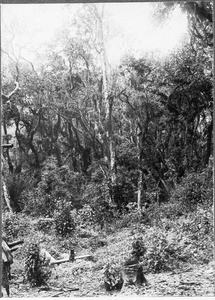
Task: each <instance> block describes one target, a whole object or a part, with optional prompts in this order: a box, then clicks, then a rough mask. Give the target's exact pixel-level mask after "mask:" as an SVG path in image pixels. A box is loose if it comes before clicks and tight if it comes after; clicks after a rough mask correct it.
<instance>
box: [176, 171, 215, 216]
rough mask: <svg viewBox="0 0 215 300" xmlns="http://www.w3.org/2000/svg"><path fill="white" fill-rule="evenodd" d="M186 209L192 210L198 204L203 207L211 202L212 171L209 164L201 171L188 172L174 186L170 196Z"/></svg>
mask: <svg viewBox="0 0 215 300" xmlns="http://www.w3.org/2000/svg"><path fill="white" fill-rule="evenodd" d="M171 198H172V200H173V201H175V200H176V201H178V202H179V203H180V204H181V205H182V206H183V207H184V210H186V211H193V210H195V209H196V207H197V206H198V205H202V206H204V207H208V206H211V205H212V203H213V173H212V168H211V166H209V167H207V168H206V169H205V170H204V171H203V172H201V173H190V174H188V175H187V176H186V177H184V179H183V180H182V182H181V183H180V184H179V185H178V186H177V187H176V189H175V191H174V192H173V193H172V196H171Z"/></svg>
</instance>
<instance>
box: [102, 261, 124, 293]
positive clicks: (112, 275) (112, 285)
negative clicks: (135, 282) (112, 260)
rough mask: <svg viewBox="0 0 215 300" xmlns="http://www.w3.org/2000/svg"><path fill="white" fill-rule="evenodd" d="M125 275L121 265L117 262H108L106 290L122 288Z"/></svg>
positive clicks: (105, 272) (106, 267)
mask: <svg viewBox="0 0 215 300" xmlns="http://www.w3.org/2000/svg"><path fill="white" fill-rule="evenodd" d="M122 285H123V276H122V272H121V270H120V267H119V266H117V265H115V264H107V265H106V266H105V270H104V286H105V289H106V291H113V290H121V288H122Z"/></svg>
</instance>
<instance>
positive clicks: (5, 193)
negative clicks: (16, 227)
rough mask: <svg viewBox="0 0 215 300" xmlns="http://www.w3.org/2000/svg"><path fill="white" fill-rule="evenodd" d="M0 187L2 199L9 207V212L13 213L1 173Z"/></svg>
mask: <svg viewBox="0 0 215 300" xmlns="http://www.w3.org/2000/svg"><path fill="white" fill-rule="evenodd" d="M2 189H3V196H4V201H5V203H6V205H7V207H8V209H9V212H10V213H11V214H12V213H13V209H12V207H11V200H10V195H9V193H8V190H7V186H6V183H5V180H4V178H3V175H2Z"/></svg>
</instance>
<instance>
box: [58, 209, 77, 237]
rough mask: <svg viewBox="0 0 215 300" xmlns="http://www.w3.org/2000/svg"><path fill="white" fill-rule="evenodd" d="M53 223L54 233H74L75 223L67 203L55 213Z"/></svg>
mask: <svg viewBox="0 0 215 300" xmlns="http://www.w3.org/2000/svg"><path fill="white" fill-rule="evenodd" d="M54 224H55V231H56V233H57V234H58V235H60V236H62V237H66V236H67V235H70V234H72V233H74V231H75V227H76V225H75V221H74V219H73V217H72V215H71V211H70V206H69V205H65V206H64V207H63V208H62V210H61V211H60V212H57V213H56V214H55V216H54Z"/></svg>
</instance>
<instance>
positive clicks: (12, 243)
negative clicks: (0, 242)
mask: <svg viewBox="0 0 215 300" xmlns="http://www.w3.org/2000/svg"><path fill="white" fill-rule="evenodd" d="M23 243H24V241H23V240H18V241H14V242H11V243H7V244H8V246H9V247H10V248H13V247H15V246H18V245H22V244H23Z"/></svg>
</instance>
